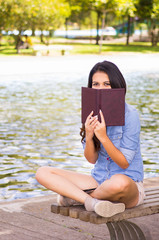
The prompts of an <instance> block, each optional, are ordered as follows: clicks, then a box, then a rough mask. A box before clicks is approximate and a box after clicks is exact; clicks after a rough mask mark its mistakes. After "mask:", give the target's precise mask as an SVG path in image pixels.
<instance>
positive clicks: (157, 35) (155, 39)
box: [151, 23, 159, 47]
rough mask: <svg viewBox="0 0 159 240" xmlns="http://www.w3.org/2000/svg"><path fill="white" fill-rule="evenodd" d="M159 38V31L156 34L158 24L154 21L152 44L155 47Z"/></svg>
mask: <svg viewBox="0 0 159 240" xmlns="http://www.w3.org/2000/svg"><path fill="white" fill-rule="evenodd" d="M158 38H159V31H158V32H157V34H156V24H155V23H152V31H151V44H152V46H153V47H155V46H157V43H158Z"/></svg>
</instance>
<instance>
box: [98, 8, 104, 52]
mask: <svg viewBox="0 0 159 240" xmlns="http://www.w3.org/2000/svg"><path fill="white" fill-rule="evenodd" d="M104 26H105V11H104V12H103V18H102V32H101V36H100V45H99V53H101V50H102V43H103V30H104Z"/></svg>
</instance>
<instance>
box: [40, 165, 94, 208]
mask: <svg viewBox="0 0 159 240" xmlns="http://www.w3.org/2000/svg"><path fill="white" fill-rule="evenodd" d="M36 179H37V181H38V182H39V183H40V184H41V185H43V186H44V187H46V188H47V189H50V190H52V191H54V192H56V193H58V194H60V195H63V196H66V197H69V198H72V199H74V200H76V201H78V202H80V203H83V204H84V202H85V200H86V198H87V197H88V196H89V195H88V194H87V193H85V192H84V191H82V189H83V190H84V189H89V188H96V187H97V186H98V183H97V182H96V181H95V179H94V178H93V177H92V176H88V175H85V174H80V173H76V172H72V171H68V170H63V169H57V168H53V167H41V168H39V169H38V171H37V173H36Z"/></svg>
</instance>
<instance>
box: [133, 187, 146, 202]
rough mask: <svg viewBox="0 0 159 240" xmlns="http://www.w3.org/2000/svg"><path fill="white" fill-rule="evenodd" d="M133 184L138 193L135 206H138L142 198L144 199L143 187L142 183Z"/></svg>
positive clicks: (142, 200)
mask: <svg viewBox="0 0 159 240" xmlns="http://www.w3.org/2000/svg"><path fill="white" fill-rule="evenodd" d="M135 183H136V186H137V188H138V191H139V200H138V203H137V204H136V206H139V205H140V204H142V203H143V202H144V197H145V191H144V185H143V182H135Z"/></svg>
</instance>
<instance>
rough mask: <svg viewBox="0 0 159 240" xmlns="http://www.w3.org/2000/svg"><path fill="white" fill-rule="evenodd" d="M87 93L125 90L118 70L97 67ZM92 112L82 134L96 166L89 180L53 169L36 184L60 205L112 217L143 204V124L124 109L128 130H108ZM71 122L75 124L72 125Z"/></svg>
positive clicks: (133, 111) (103, 65) (44, 171)
mask: <svg viewBox="0 0 159 240" xmlns="http://www.w3.org/2000/svg"><path fill="white" fill-rule="evenodd" d="M88 87H89V88H94V89H110V88H124V89H125V93H126V82H125V79H124V77H123V75H122V74H121V72H120V70H119V69H118V67H117V66H116V65H115V64H113V63H111V62H108V61H103V62H99V63H97V64H96V65H95V66H94V67H93V68H92V70H91V71H90V74H89V79H88ZM100 116H101V122H100V121H99V119H98V117H97V116H93V112H91V113H90V114H89V115H88V117H87V119H86V122H85V124H84V125H83V126H82V128H81V136H82V143H83V147H84V155H85V158H86V159H87V161H88V162H90V163H92V164H94V168H93V169H92V171H91V175H86V174H81V173H77V172H73V171H68V170H64V169H58V168H54V167H47V166H46V167H41V168H39V169H38V171H37V173H36V179H37V181H38V182H39V183H40V184H42V185H43V186H45V187H46V188H47V189H50V190H52V191H54V192H56V193H58V194H59V195H58V204H59V205H61V206H71V205H74V204H77V203H80V204H84V206H85V208H86V210H87V211H95V212H96V213H97V214H98V215H100V216H103V217H111V216H113V215H114V214H117V213H120V212H123V211H124V210H125V208H132V207H135V206H138V205H140V204H142V203H143V200H144V187H143V160H142V157H141V153H140V121H139V116H138V113H137V111H136V109H135V108H134V107H132V106H130V105H129V104H127V103H125V125H124V126H107V123H106V122H105V120H104V117H103V113H102V112H100ZM72 121H73V120H72Z"/></svg>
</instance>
